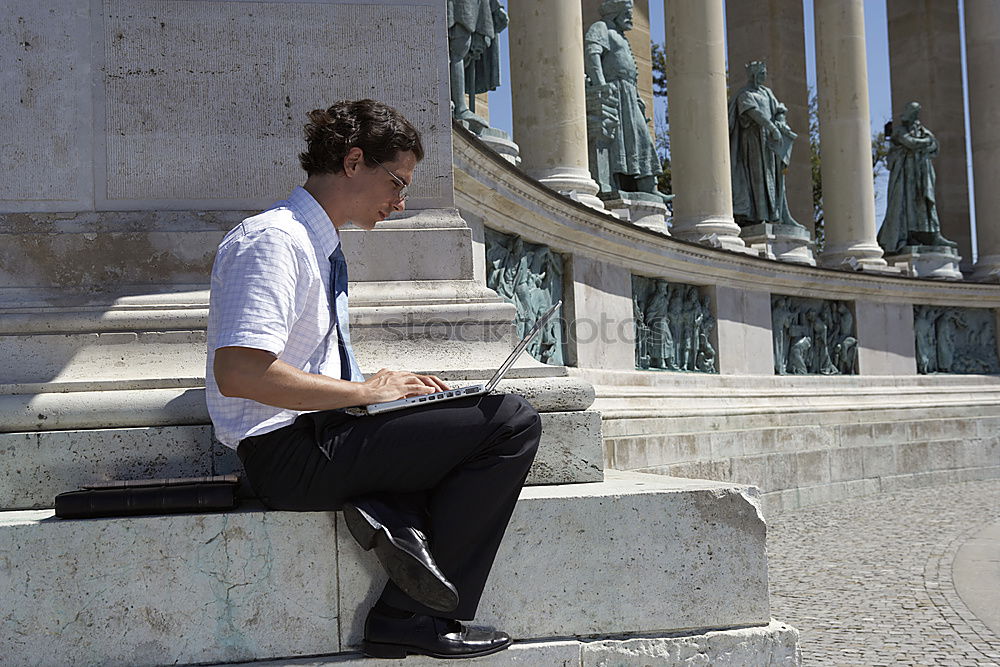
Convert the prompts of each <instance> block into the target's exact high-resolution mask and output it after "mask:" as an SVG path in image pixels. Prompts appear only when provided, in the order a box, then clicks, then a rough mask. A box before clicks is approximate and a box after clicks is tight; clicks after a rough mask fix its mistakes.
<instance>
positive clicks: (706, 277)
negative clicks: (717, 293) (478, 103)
mask: <svg viewBox="0 0 1000 667" xmlns="http://www.w3.org/2000/svg"><path fill="white" fill-rule="evenodd" d="M454 152H455V153H454V154H455V198H456V203H457V204H458V205H459V207H460V209H462V210H463V212H465V213H470V214H473V215H478V216H480V217H482V218H483V220H484V222H485V224H486V225H487V226H489V227H492V228H495V229H498V230H501V231H504V232H507V233H512V234H518V235H520V236H523V237H525V239H527V240H529V241H531V242H534V243H544V244H547V245H549V246H550V247H552V248H553V249H554V250H557V251H559V252H562V253H566V254H570V255H583V256H587V257H591V258H593V259H596V260H599V261H603V262H607V263H610V264H613V265H617V266H622V267H626V268H628V269H629V270H631V271H632V272H634V273H637V274H642V275H648V276H657V277H662V278H665V279H667V280H674V281H678V282H687V283H692V284H700V285H724V286H728V287H735V288H740V289H746V290H757V291H767V292H773V293H780V294H788V295H794V296H809V297H817V298H828V299H843V300H854V299H859V298H860V299H868V300H878V301H886V302H903V303H925V304H941V305H956V306H959V305H960V306H977V307H1000V286H997V285H990V284H980V283H971V282H941V281H934V280H922V279H914V278H900V277H892V276H884V275H878V274H874V273H863V272H858V273H852V272H847V271H837V270H833V269H825V268H820V267H808V266H802V265H797V264H788V263H783V262H776V261H773V260H767V259H762V258H756V257H752V256H748V255H743V254H739V253H733V252H728V251H725V250H716V249H713V248H707V247H704V246H701V245H698V244H695V243H689V242H685V241H681V240H679V239H675V238H670V237H665V236H662V235H660V234H657V233H655V232H651V231H648V230H645V229H642V228H639V227H635V226H633V225H631V224H629V223H627V222H623V221H621V220H619V219H617V218H615V217H614V216H612V215H611V214H610V213H602V212H600V211H596V210H594V209H591V208H590V207H588V206H585V205H584V204H580V203H579V202H576V201H574V200H572V199H570V198H568V197H565V196H563V195H560V194H559V193H557V192H555V191H553V190H550V189H549V188H547V187H545V186H544V185H542V184H541V183H539V182H537V181H535V180H534V179H532V178H530V177H528V176H527V175H525V174H524V173H523V172H522V171H520V170H519V169H517V168H516V167H514V166H513V165H511V164H510V163H509V162H507V161H506V160H504V159H503V158H501V157H500V156H499V155H497V154H496V153H495V152H494V151H493V150H491V149H490V148H489V147H487V146H486V145H485V144H483V143H482V142H480V141H479V140H478V139H476V138H475V136H474V135H472V134H471V133H469V132H467V131H465V130H464V129H461V128H456V129H455V131H454Z"/></svg>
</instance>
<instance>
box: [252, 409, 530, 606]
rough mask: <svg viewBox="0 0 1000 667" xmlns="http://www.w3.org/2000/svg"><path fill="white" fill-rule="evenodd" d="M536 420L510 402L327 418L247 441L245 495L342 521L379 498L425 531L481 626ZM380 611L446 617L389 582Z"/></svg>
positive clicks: (313, 417)
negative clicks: (341, 515) (347, 508)
mask: <svg viewBox="0 0 1000 667" xmlns="http://www.w3.org/2000/svg"><path fill="white" fill-rule="evenodd" d="M541 432H542V427H541V419H540V417H539V416H538V413H537V412H536V411H535V409H534V408H532V407H531V405H529V404H528V402H527V401H525V400H524V399H523V398H521V397H520V396H515V395H512V394H500V395H486V396H477V397H473V398H465V399H457V400H454V401H446V402H443V403H440V404H438V405H433V406H428V407H421V408H411V409H408V410H399V411H397V412H389V413H385V414H381V415H374V416H365V417H354V416H350V415H346V414H344V413H342V412H336V411H323V412H311V413H306V414H303V415H300V416H299V418H298V419H297V420H296V421H295V423H293V424H290V425H288V426H285V427H283V428H280V429H278V430H276V431H272V432H270V433H265V434H264V435H260V436H253V437H250V438H246V439H245V440H243V441H242V442H240V445H239V449H238V450H237V451H238V453H239V456H240V459H241V460H242V461H243V467H244V469H245V470H246V474H247V477H248V479H249V481H250V485H251V486H252V487H253V489H254V491H255V492H256V493H257V495H258V496H259V497H260V499H261V501H262V502H263V503H264V504H265V505H266V506H267V507H269V508H271V509H276V510H292V511H328V510H337V509H340V507H341V505H342V504H343V502H344V501H345V500H348V499H350V498H355V497H369V498H374V499H375V500H377V501H378V502H380V503H382V504H384V505H386V506H388V507H389V508H391V509H392V510H393V511H394V512H396V513H397V514H399V515H402V516H405V517H406V518H407V520H409V521H411V522H412V523H413V525H414V526H416V527H418V528H420V529H421V530H423V531H424V532H425V533H426V534H427V536H428V540H429V542H430V549H431V552H432V553H433V554H434V559H435V560H436V561H437V564H438V567H440V568H441V571H442V572H444V574H445V576H447V577H448V579H449V580H450V581H451V582H452V583H453V584H454V585H455V587H456V588H457V589H458V594H459V605H458V608H457V609H455V610H454V611H453V612H450V613H448V614H446V616H449V617H451V618H455V619H459V620H470V619H472V618H474V617H475V614H476V608H477V607H478V606H479V599H480V597H481V596H482V593H483V587H484V586H485V585H486V578H487V577H488V576H489V572H490V569H491V568H492V566H493V560H494V558H495V557H496V552H497V549H498V548H499V546H500V540H501V539H502V538H503V534H504V531H505V530H506V528H507V523H508V521H509V520H510V515H511V513H512V512H513V511H514V505H515V503H516V502H517V497H518V494H519V492H520V490H521V487H522V486H523V485H524V480H525V478H526V477H527V475H528V468H530V467H531V462H532V461H533V460H534V458H535V452H536V450H537V449H538V440H539V438H540V437H541ZM381 599H382V601H384V602H385V603H387V604H389V605H391V606H393V607H396V608H398V609H404V610H408V611H412V612H415V613H419V614H430V615H433V616H442V614H441V612H437V611H434V610H432V609H429V608H427V607H425V606H423V605H421V604H419V603H417V602H415V601H414V600H413V599H412V598H410V597H409V596H407V595H406V594H405V593H403V592H402V591H401V590H399V588H398V587H396V586H395V584H393V583H392V582H391V581H390V582H389V583H388V584H386V587H385V589H384V590H383V591H382V597H381Z"/></svg>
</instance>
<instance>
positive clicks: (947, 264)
mask: <svg viewBox="0 0 1000 667" xmlns="http://www.w3.org/2000/svg"><path fill="white" fill-rule="evenodd" d="M885 261H886V262H888V263H889V264H890V265H891V266H896V267H899V268H902V269H903V270H904V271H905V272H906V275H908V276H910V277H911V278H938V279H941V280H961V279H962V271H961V270H960V269H959V262H961V261H962V258H961V257H960V256H959V254H958V251H957V250H956V249H955V248H952V247H950V246H945V245H908V246H905V247H904V248H903V250H902V251H901V252H899V253H897V254H895V255H887V256H886V258H885Z"/></svg>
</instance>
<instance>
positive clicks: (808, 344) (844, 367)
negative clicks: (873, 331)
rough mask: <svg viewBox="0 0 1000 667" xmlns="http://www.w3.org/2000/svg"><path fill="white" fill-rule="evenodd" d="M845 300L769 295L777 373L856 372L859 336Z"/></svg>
mask: <svg viewBox="0 0 1000 667" xmlns="http://www.w3.org/2000/svg"><path fill="white" fill-rule="evenodd" d="M854 324H855V318H854V313H853V312H852V311H851V308H850V306H849V305H848V304H847V302H845V301H833V300H827V299H806V298H801V297H794V296H782V295H777V294H775V295H772V296H771V333H772V337H773V340H774V372H775V374H777V375H856V374H857V372H858V371H857V351H858V337H857V330H856V329H855V326H854Z"/></svg>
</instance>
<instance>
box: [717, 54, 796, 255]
mask: <svg viewBox="0 0 1000 667" xmlns="http://www.w3.org/2000/svg"><path fill="white" fill-rule="evenodd" d="M746 73H747V82H746V84H745V85H744V86H743V87H742V88H740V89H739V90H738V91H737V92H736V94H735V95H733V97H732V99H731V100H730V101H729V149H730V167H731V169H732V184H733V217H734V218H735V220H736V223H737V224H738V225H739V226H740V227H741V228H742V229H741V232H740V236H741V237H743V239H744V241H746V243H747V245H749V246H751V247H753V248H756V249H758V250H763V251H764V255H765V256H767V257H769V258H771V259H780V260H783V261H790V262H798V263H802V264H810V265H815V263H816V262H815V259H814V258H813V256H812V250H811V248H810V245H811V242H810V238H809V232H808V230H806V229H805V227H803V226H802V225H800V224H799V223H798V222H796V220H795V218H793V217H792V214H791V211H789V210H788V199H787V197H786V194H785V170H786V169H787V168H788V164H789V161H790V160H791V156H792V145H793V142H794V141H795V138H796V137H798V135H797V134H796V133H795V132H793V131H792V128H790V127H789V126H788V122H787V121H786V119H785V115H786V114H787V113H788V108H787V107H786V106H785V105H784V104H782V103H781V102H779V101H778V98H777V97H775V96H774V93H773V92H772V91H771V89H770V88H768V87H767V86H765V85H764V82H765V81H766V80H767V65H766V64H765V63H764V62H763V61H760V60H754V61H752V62H749V63H747V64H746Z"/></svg>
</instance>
